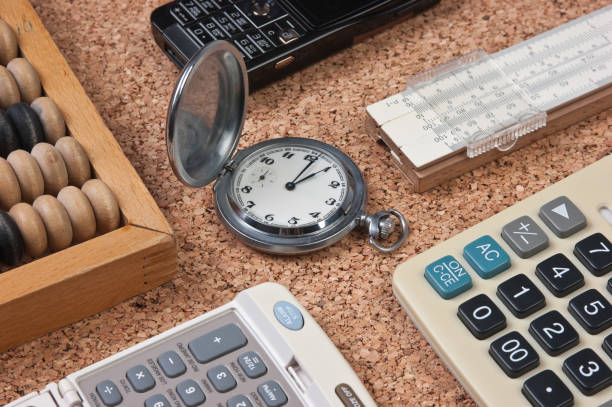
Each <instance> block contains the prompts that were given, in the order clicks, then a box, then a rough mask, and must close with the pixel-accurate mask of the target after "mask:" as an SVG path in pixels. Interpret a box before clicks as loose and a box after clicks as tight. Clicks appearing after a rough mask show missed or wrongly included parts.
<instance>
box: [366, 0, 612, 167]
mask: <svg viewBox="0 0 612 407" xmlns="http://www.w3.org/2000/svg"><path fill="white" fill-rule="evenodd" d="M407 85H408V86H407V88H406V90H405V91H403V92H401V93H398V94H396V95H393V96H391V97H388V98H386V99H384V100H381V101H379V102H377V103H374V104H372V105H370V106H368V107H367V112H368V115H369V118H370V119H371V120H370V121H371V123H372V124H373V125H374V128H375V131H374V133H375V134H376V135H377V137H380V138H382V140H383V141H384V142H385V143H386V144H388V145H389V147H391V151H392V152H393V153H394V154H395V156H396V158H397V159H398V161H399V162H400V163H401V165H400V168H402V169H403V170H405V169H417V170H418V169H423V168H426V167H428V166H431V165H432V164H434V163H437V162H440V161H441V160H444V159H445V158H448V157H449V156H452V155H457V154H463V155H464V156H466V157H467V158H473V157H476V156H478V155H480V154H483V153H485V152H487V151H489V150H492V149H499V150H508V149H510V148H512V147H513V146H514V144H515V143H516V142H517V140H518V139H519V138H520V137H521V136H524V135H525V134H528V133H531V132H534V131H535V130H538V129H540V128H542V127H544V126H546V123H547V120H548V121H550V120H551V119H558V115H554V116H551V112H555V111H556V110H559V109H561V108H563V107H564V106H567V105H568V104H571V103H574V102H576V101H578V100H581V99H583V98H584V97H586V96H589V95H592V94H593V93H594V92H602V91H605V90H607V89H609V88H610V87H611V85H612V6H607V7H604V8H602V9H600V10H598V11H595V12H593V13H591V14H588V15H586V16H583V17H581V18H579V19H577V20H574V21H572V22H569V23H567V24H565V25H562V26H560V27H557V28H555V29H553V30H550V31H547V32H545V33H543V34H540V35H538V36H536V37H534V38H531V39H529V40H527V41H524V42H521V43H519V44H517V45H515V46H513V47H510V48H507V49H505V50H503V51H500V52H497V53H495V54H492V55H487V54H486V53H485V52H484V51H482V50H478V51H474V52H471V53H469V54H467V55H464V56H462V57H460V58H458V59H456V60H453V61H451V62H448V63H446V64H443V65H440V66H438V67H435V68H433V69H431V70H429V71H426V72H423V73H420V74H417V75H415V76H414V77H412V78H410V79H409V80H408V83H407ZM606 100H608V101H609V100H612V96H608V97H607V98H606ZM605 107H607V106H606V105H605V104H604V105H603V107H602V108H605ZM600 110H601V109H600ZM593 113H594V112H592V113H590V114H593ZM566 119H567V118H566ZM580 119H581V118H580ZM566 122H567V120H566ZM568 124H569V122H568Z"/></svg>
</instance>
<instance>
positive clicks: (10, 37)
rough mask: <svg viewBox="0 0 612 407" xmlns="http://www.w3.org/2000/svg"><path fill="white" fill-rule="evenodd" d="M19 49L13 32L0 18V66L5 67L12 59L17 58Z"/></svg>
mask: <svg viewBox="0 0 612 407" xmlns="http://www.w3.org/2000/svg"><path fill="white" fill-rule="evenodd" d="M18 52H19V47H18V45H17V36H16V35H15V31H13V29H12V28H11V26H10V25H8V24H7V22H6V21H4V20H2V19H1V18H0V64H2V65H6V64H8V63H9V61H10V60H11V59H13V58H17V53H18Z"/></svg>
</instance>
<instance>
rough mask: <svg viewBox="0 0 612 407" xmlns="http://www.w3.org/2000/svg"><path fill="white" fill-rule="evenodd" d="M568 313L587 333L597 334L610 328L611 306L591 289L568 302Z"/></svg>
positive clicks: (611, 318) (611, 320)
mask: <svg viewBox="0 0 612 407" xmlns="http://www.w3.org/2000/svg"><path fill="white" fill-rule="evenodd" d="M569 311H570V313H571V314H572V316H573V317H574V318H576V320H577V321H578V322H579V323H580V325H582V327H583V328H584V329H586V330H587V332H589V333H591V334H598V333H600V332H602V331H604V330H605V329H608V328H609V327H610V326H612V305H610V301H608V300H607V299H606V298H605V297H604V296H603V295H601V293H600V292H599V291H597V290H596V289H594V288H592V289H590V290H587V291H585V292H583V293H582V294H580V295H578V296H576V297H574V298H573V299H572V300H571V301H570V302H569Z"/></svg>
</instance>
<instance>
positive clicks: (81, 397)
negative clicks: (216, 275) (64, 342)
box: [7, 283, 376, 407]
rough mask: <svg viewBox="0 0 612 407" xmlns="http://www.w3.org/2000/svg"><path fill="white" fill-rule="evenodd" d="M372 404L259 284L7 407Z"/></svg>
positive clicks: (324, 346) (296, 310)
mask: <svg viewBox="0 0 612 407" xmlns="http://www.w3.org/2000/svg"><path fill="white" fill-rule="evenodd" d="M375 405H376V404H375V403H374V401H373V400H372V398H371V397H370V395H369V394H368V392H367V390H366V389H365V387H364V386H363V385H362V384H361V382H360V381H359V379H358V377H357V375H356V374H355V372H354V371H353V370H352V368H351V367H350V365H349V364H348V363H347V362H346V360H345V359H344V358H343V357H342V355H341V354H340V352H339V351H338V350H337V349H336V347H335V346H334V344H333V343H332V342H331V341H330V339H329V338H328V337H327V335H326V334H325V333H324V332H323V330H322V329H321V328H320V327H319V325H318V324H317V323H316V322H315V320H314V319H313V318H312V317H311V316H310V315H309V314H308V312H307V311H306V310H305V309H304V308H303V307H302V306H301V305H300V304H299V303H298V301H297V300H296V299H295V297H293V295H291V293H290V292H289V291H288V290H287V289H286V288H284V287H283V286H281V285H278V284H275V283H264V284H261V285H258V286H255V287H252V288H249V289H247V290H245V291H243V292H241V293H240V294H238V295H237V296H236V298H235V299H234V300H233V301H231V302H230V303H228V304H226V305H224V306H222V307H220V308H217V309H216V310H213V311H210V312H208V313H206V314H204V315H202V316H200V317H198V318H195V319H193V320H191V321H188V322H186V323H184V324H181V325H179V326H177V327H175V328H173V329H170V330H168V331H166V332H164V333H162V334H160V335H157V336H155V337H153V338H151V339H149V340H147V341H145V342H143V343H141V344H138V345H135V346H133V347H131V348H129V349H126V350H124V351H122V352H119V353H117V354H115V355H113V356H111V357H109V358H107V359H104V360H102V361H100V362H98V363H95V364H93V365H91V366H89V367H86V368H84V369H82V370H80V371H78V372H75V373H72V374H71V375H69V376H68V377H66V378H64V379H62V380H60V381H59V383H51V384H48V385H47V386H46V387H45V389H44V390H42V391H40V392H34V393H31V394H29V395H26V396H24V397H22V398H21V399H19V400H16V401H14V402H12V403H11V404H9V405H8V406H7V407H114V406H119V407H123V406H125V407H137V406H138V407H197V406H203V407H206V406H214V407H280V406H287V407H290V406H291V407H293V406H308V407H310V406H312V407H315V406H316V407H327V406H329V407H349V406H350V407H360V406H375Z"/></svg>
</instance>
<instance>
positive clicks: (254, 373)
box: [238, 351, 268, 379]
mask: <svg viewBox="0 0 612 407" xmlns="http://www.w3.org/2000/svg"><path fill="white" fill-rule="evenodd" d="M238 364H240V367H241V368H242V370H243V371H244V374H246V375H247V376H248V377H249V378H250V379H257V378H258V377H261V376H263V375H265V374H266V373H267V372H268V368H267V367H266V365H265V363H264V362H263V360H261V357H259V355H258V354H257V353H255V352H253V351H249V352H245V353H243V354H242V355H240V356H238Z"/></svg>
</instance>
